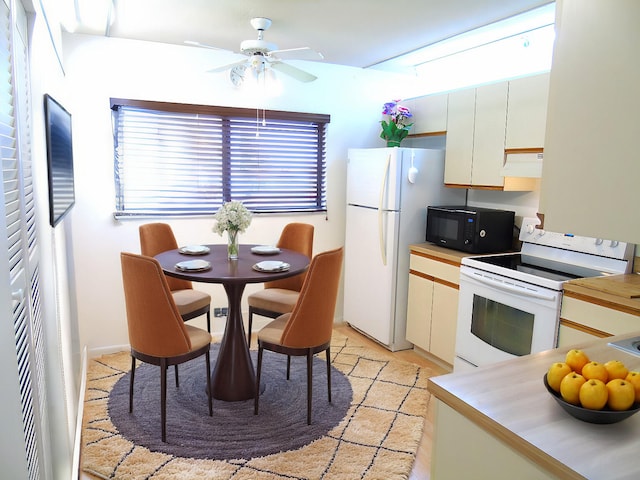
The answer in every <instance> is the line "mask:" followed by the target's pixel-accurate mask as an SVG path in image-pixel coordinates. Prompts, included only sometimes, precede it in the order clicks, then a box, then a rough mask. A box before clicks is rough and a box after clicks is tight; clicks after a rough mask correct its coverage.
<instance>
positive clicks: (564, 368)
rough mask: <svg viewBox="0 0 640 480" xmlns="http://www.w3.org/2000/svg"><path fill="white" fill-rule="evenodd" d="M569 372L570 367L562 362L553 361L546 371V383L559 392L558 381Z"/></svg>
mask: <svg viewBox="0 0 640 480" xmlns="http://www.w3.org/2000/svg"><path fill="white" fill-rule="evenodd" d="M570 373H571V367H570V366H569V365H567V364H566V363H564V362H556V363H553V364H552V365H551V366H550V367H549V370H548V371H547V383H548V384H549V386H550V387H551V388H553V389H554V390H555V391H556V392H558V393H560V382H561V381H562V379H563V378H564V377H565V376H566V375H569V374H570Z"/></svg>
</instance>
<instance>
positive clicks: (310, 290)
mask: <svg viewBox="0 0 640 480" xmlns="http://www.w3.org/2000/svg"><path fill="white" fill-rule="evenodd" d="M342 257H343V249H342V247H341V248H337V249H335V250H329V251H327V252H323V253H319V254H318V255H316V256H315V257H314V258H313V259H312V260H311V265H310V266H309V270H308V271H307V278H306V279H305V282H304V285H303V286H302V290H301V291H300V296H299V297H298V302H297V303H296V306H295V307H294V308H293V311H292V312H291V313H290V314H285V315H289V318H288V320H287V325H286V326H285V328H284V330H283V332H282V337H281V339H280V341H281V342H282V344H283V345H285V346H288V347H312V346H318V345H322V344H324V343H326V342H329V341H330V340H331V333H332V331H333V319H334V315H335V310H336V300H337V298H338V284H339V283H340V273H341V272H342Z"/></svg>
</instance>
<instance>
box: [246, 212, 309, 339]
mask: <svg viewBox="0 0 640 480" xmlns="http://www.w3.org/2000/svg"><path fill="white" fill-rule="evenodd" d="M313 230H314V227H313V225H309V224H308V223H289V224H287V225H285V227H284V228H283V229H282V233H281V234H280V239H279V240H278V244H277V245H276V246H277V247H278V248H286V249H288V250H293V251H295V252H298V253H302V254H303V255H306V256H307V257H309V258H311V255H312V253H313ZM305 276H306V272H304V273H301V274H300V275H295V276H293V277H288V278H283V279H282V280H274V281H272V282H265V284H264V289H262V290H260V291H258V292H256V293H252V294H251V295H249V297H247V302H248V304H249V322H248V323H249V324H248V328H247V343H248V344H249V345H251V329H252V328H253V315H254V314H255V315H262V316H263V317H268V318H277V317H279V316H280V315H282V314H283V313H289V312H291V311H292V310H293V307H294V306H295V304H296V302H297V301H298V295H299V294H300V289H301V288H302V284H303V283H304V279H305Z"/></svg>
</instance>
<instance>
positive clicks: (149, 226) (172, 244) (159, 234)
mask: <svg viewBox="0 0 640 480" xmlns="http://www.w3.org/2000/svg"><path fill="white" fill-rule="evenodd" d="M138 231H139V233H140V252H141V253H142V255H145V256H147V257H155V256H156V255H158V254H159V253H162V252H166V251H167V250H175V249H176V248H178V242H176V237H175V236H174V235H173V230H172V229H171V225H168V224H166V223H146V224H144V225H140V228H139V229H138ZM167 282H168V283H169V288H170V289H171V291H172V292H173V291H175V290H189V289H193V284H192V283H191V282H190V281H189V280H182V279H180V278H174V277H167Z"/></svg>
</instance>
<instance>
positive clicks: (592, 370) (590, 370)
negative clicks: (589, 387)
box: [581, 361, 609, 383]
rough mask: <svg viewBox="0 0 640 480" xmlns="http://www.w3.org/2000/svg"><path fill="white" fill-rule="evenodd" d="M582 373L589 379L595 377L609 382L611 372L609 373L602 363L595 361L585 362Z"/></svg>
mask: <svg viewBox="0 0 640 480" xmlns="http://www.w3.org/2000/svg"><path fill="white" fill-rule="evenodd" d="M581 375H582V376H583V377H584V378H586V379H587V380H591V379H592V378H595V379H598V380H600V381H601V382H603V383H607V381H608V380H609V374H608V373H607V369H606V367H605V366H604V365H603V364H602V363H600V362H595V361H591V362H587V363H585V364H584V367H582V374H581Z"/></svg>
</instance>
